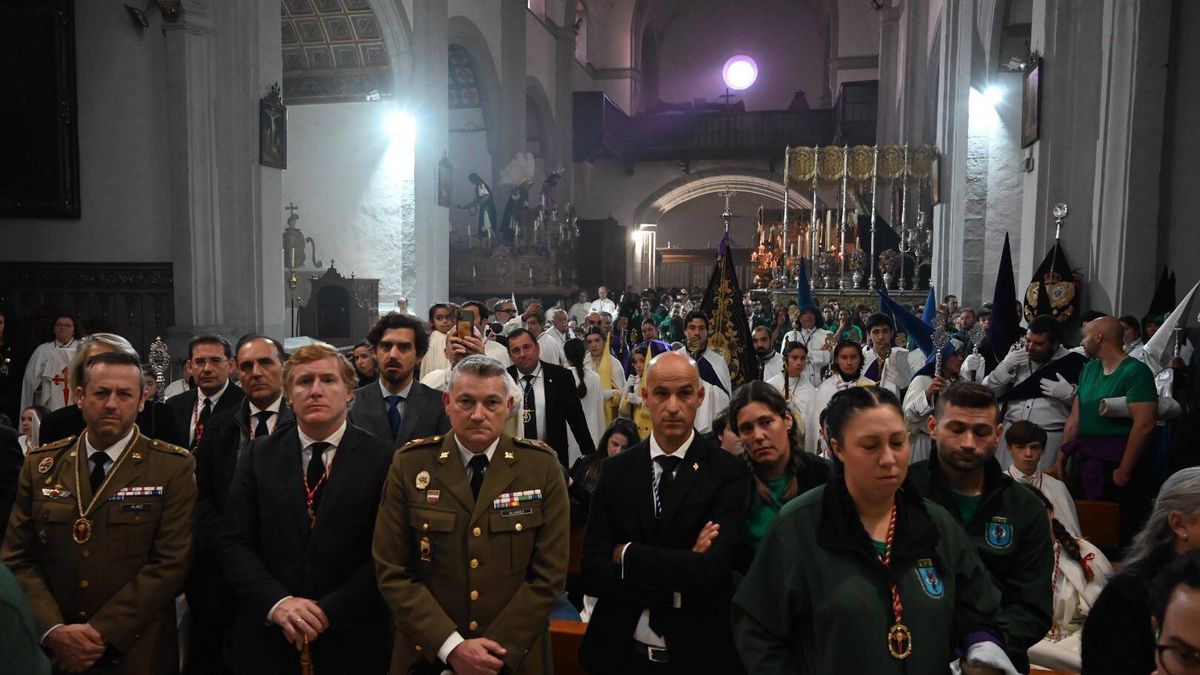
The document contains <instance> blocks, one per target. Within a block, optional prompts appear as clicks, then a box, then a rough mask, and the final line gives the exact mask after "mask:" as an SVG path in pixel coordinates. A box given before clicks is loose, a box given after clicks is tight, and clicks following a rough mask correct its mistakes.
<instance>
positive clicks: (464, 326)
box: [456, 309, 475, 338]
mask: <svg viewBox="0 0 1200 675" xmlns="http://www.w3.org/2000/svg"><path fill="white" fill-rule="evenodd" d="M456 328H457V334H458V337H460V338H468V337H471V336H472V335H474V334H475V332H474V331H475V310H473V309H463V310H459V312H458V324H457V326H456Z"/></svg>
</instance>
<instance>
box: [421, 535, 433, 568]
mask: <svg viewBox="0 0 1200 675" xmlns="http://www.w3.org/2000/svg"><path fill="white" fill-rule="evenodd" d="M432 560H433V544H432V543H430V541H429V537H421V561H422V562H431V561H432Z"/></svg>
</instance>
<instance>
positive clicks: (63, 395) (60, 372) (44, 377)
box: [21, 314, 79, 411]
mask: <svg viewBox="0 0 1200 675" xmlns="http://www.w3.org/2000/svg"><path fill="white" fill-rule="evenodd" d="M78 349H79V341H78V340H76V339H75V319H74V318H72V317H71V315H69V314H60V315H58V316H57V317H55V319H54V339H53V340H50V341H49V342H45V343H42V344H40V345H38V348H37V349H35V350H33V356H31V357H29V363H28V365H26V366H25V378H24V379H23V380H22V382H21V409H22V410H24V409H25V408H28V407H29V406H31V405H41V406H45V407H46V408H47V409H49V410H51V411H54V410H58V409H59V408H63V407H65V406H67V405H68V404H70V403H71V398H72V397H71V384H70V383H69V382H68V381H67V372H68V369H69V366H70V364H71V359H72V358H73V357H74V356H75V352H76V351H77V350H78Z"/></svg>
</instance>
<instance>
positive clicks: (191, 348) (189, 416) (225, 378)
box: [167, 335, 245, 449]
mask: <svg viewBox="0 0 1200 675" xmlns="http://www.w3.org/2000/svg"><path fill="white" fill-rule="evenodd" d="M232 364H233V347H231V346H230V345H229V340H226V339H225V338H223V337H221V336H219V335H200V336H198V337H194V338H192V341H191V342H190V343H188V367H189V372H190V373H191V374H192V377H193V378H194V379H195V380H196V388H195V389H189V390H187V391H185V392H183V393H182V394H179V395H177V396H172V397H171V398H169V399H167V405H168V406H170V407H171V410H172V412H174V414H175V429H176V430H177V431H178V432H179V435H180V437H181V438H182V439H183V440H184V441H186V443H185V444H186V445H187V447H189V448H192V449H195V448H196V446H197V445H198V444H199V442H200V439H201V438H202V437H203V436H204V426H205V425H206V424H207V423H208V421H209V419H211V418H212V416H213V415H214V414H216V413H219V412H222V411H225V410H230V409H233V408H237V407H238V406H239V405H241V403H242V400H243V399H244V398H245V394H244V393H242V390H241V389H239V388H238V386H237V385H236V384H233V383H232V382H230V381H229V374H230V367H231V365H232ZM181 445H183V444H181Z"/></svg>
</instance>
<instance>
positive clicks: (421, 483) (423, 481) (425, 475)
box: [417, 471, 429, 490]
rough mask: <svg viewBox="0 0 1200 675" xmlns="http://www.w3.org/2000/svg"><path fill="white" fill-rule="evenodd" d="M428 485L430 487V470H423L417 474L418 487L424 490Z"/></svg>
mask: <svg viewBox="0 0 1200 675" xmlns="http://www.w3.org/2000/svg"><path fill="white" fill-rule="evenodd" d="M427 487H429V472H428V471H422V472H421V473H419V474H417V489H418V490H424V489H425V488H427Z"/></svg>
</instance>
